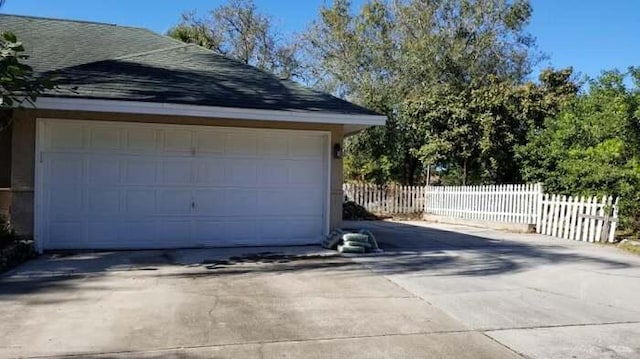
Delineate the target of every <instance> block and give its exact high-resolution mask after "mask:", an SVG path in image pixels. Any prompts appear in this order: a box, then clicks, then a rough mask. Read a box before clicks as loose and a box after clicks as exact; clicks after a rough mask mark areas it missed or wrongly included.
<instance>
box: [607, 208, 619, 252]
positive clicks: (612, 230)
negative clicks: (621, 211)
mask: <svg viewBox="0 0 640 359" xmlns="http://www.w3.org/2000/svg"><path fill="white" fill-rule="evenodd" d="M619 200H620V197H617V198H616V201H615V202H614V204H613V211H612V212H613V213H612V215H611V219H612V220H613V222H611V228H610V229H609V243H613V241H615V239H616V226H617V225H618V201H619Z"/></svg>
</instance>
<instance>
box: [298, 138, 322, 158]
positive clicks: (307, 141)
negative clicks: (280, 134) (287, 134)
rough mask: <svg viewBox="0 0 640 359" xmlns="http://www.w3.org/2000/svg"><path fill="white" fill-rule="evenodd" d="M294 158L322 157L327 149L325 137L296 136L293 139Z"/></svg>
mask: <svg viewBox="0 0 640 359" xmlns="http://www.w3.org/2000/svg"><path fill="white" fill-rule="evenodd" d="M290 141H291V151H290V153H289V155H290V156H291V157H292V158H315V159H322V158H323V156H324V151H325V143H324V138H322V137H319V136H296V137H295V138H292V139H291V140H290Z"/></svg>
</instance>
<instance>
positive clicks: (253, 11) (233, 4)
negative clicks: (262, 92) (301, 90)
mask: <svg viewBox="0 0 640 359" xmlns="http://www.w3.org/2000/svg"><path fill="white" fill-rule="evenodd" d="M168 35H169V36H171V37H173V38H175V39H178V40H180V41H183V42H188V43H194V44H197V45H199V46H202V47H206V48H208V49H211V50H213V51H214V52H216V53H218V54H221V55H224V56H227V57H229V58H232V59H235V60H238V61H241V62H243V63H245V64H248V65H252V66H256V67H258V68H260V69H262V70H266V71H269V72H271V73H274V74H276V75H278V76H280V77H281V78H285V79H291V78H294V77H299V76H301V73H300V66H301V65H300V62H299V58H298V46H297V45H296V43H295V42H287V41H285V40H284V39H283V37H282V35H281V34H280V33H279V32H278V31H277V30H276V29H275V26H274V23H273V20H272V19H271V18H270V17H269V16H267V15H264V14H262V13H260V12H259V11H258V9H257V8H256V6H255V4H254V2H253V0H230V2H229V3H228V4H226V5H223V6H220V7H218V8H216V9H215V10H213V11H211V14H210V16H209V17H199V16H198V15H197V14H195V13H186V14H183V16H182V21H181V23H180V24H179V25H177V26H175V27H174V28H172V29H171V30H169V32H168Z"/></svg>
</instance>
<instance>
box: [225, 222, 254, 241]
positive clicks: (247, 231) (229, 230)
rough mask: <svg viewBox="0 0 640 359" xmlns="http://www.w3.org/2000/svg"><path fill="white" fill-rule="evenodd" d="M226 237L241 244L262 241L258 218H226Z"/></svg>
mask: <svg viewBox="0 0 640 359" xmlns="http://www.w3.org/2000/svg"><path fill="white" fill-rule="evenodd" d="M222 231H223V233H224V235H225V238H226V239H227V240H228V241H230V242H232V243H236V244H239V245H246V244H256V243H260V241H259V238H260V234H259V232H258V226H257V224H256V220H253V219H252V220H226V221H224V222H222Z"/></svg>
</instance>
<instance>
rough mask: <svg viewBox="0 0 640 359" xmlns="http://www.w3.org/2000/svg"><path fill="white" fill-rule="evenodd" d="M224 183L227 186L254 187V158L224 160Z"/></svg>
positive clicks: (256, 172) (255, 182)
mask: <svg viewBox="0 0 640 359" xmlns="http://www.w3.org/2000/svg"><path fill="white" fill-rule="evenodd" d="M224 167H225V185H226V186H229V187H256V186H257V185H259V183H258V163H257V162H256V161H255V160H243V159H238V160H226V161H225V163H224Z"/></svg>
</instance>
